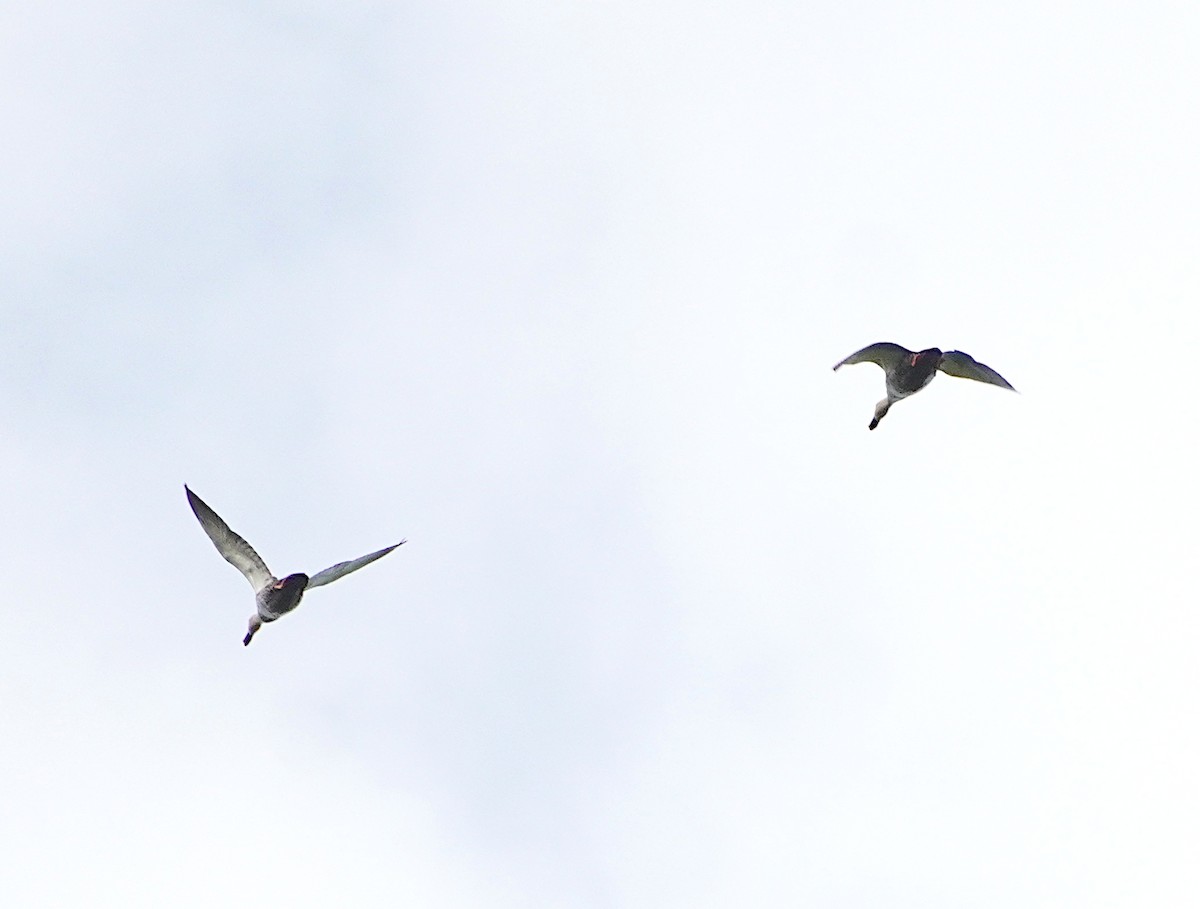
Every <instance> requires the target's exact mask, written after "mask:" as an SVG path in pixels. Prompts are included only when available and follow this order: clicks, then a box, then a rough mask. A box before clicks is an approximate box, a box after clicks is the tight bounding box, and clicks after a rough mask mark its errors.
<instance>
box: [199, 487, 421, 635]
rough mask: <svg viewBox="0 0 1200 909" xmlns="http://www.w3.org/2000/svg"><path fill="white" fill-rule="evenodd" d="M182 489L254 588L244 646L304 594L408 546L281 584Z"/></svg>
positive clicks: (201, 503)
mask: <svg viewBox="0 0 1200 909" xmlns="http://www.w3.org/2000/svg"><path fill="white" fill-rule="evenodd" d="M183 488H184V490H185V491H186V492H187V499H188V504H189V505H191V506H192V511H193V512H195V514H196V518H197V520H199V521H200V526H201V527H203V528H204V532H205V533H207V534H208V538H209V539H210V540H212V541H213V545H214V546H216V547H217V552H219V553H221V555H223V556H224V557H225V561H227V562H229V564H230V565H232V566H233V567H234V568H236V569H237V570H238V571H240V572H241V573H242V574H244V575H245V576H246V580H247V581H249V582H250V586H251V587H253V588H254V599H255V603H256V605H257V607H258V609H257V611H256V612H255V614H254V615H252V616H250V630H249V631H248V632H247V634H246V637H245V639H243V641H242V644H243V645H248V644H249V643H250V639H251V638H252V637H254V634H255V632H257V631H258V629H260V628H262V626H263V623H264V622H274V621H275V620H276V619H277V618H279V617H280V616H281V615H283V614H284V613H287V612H291V611H292V610H293V609H295V608H296V607H297V606H299V605H300V598H301V597H303V596H304V591H306V590H309V589H311V588H313V587H320V586H322V585H323V584H330V583H332V582H333V581H336V580H337V579H338V578H340V577H343V576H344V575H348V574H349V573H350V572H352V571H358V569H360V568H362V567H363V566H364V565H369V564H371V563H372V562H374V561H375V560H376V559H382V558H383V557H384V556H385V555H387V554H388V553H389V552H391V551H392V550H393V549H395V548H396V546H402V545H404V543H406V542H407V540H401V541H400V542H399V543H397V544H396V545H395V546H389V547H387V549H380V550H379V551H378V552H373V553H371V554H370V555H365V556H362V557H361V558H358V559H353V560H352V561H349V562H338V563H337V564H336V565H334V566H332V567H330V568H326V569H325V570H324V571H319V572H317V573H316V574H314V575H313V576H312V577H309V576H308V575H306V574H289V575H288V576H287V577H286V578H283V579H282V580H280V579H279V578H277V577H275V576H274V575H273V574H271V570H270V569H269V568H267V565H266V563H265V562H264V561H263V560H262V558H261V557H260V556H259V554H258V553H257V552H255V551H254V548H253V547H252V546H251V545H250V544H249V543H247V542H246V541H245V540H243V539H242V538H241V537H239V536H238V535H237V534H236V533H234V532H233V531H232V530H230V529H229V525H228V524H226V523H225V522H224V521H222V520H221V518H220V516H219V515H218V514H217V513H216V512H215V511H213V510H212V509H211V508H209V507H208V506H207V505H206V504H204V500H203V499H201V498H200V497H199V496H198V495H196V494H195V493H194V492H192V491H191V490H190V489H188V488H187V486H186V485H184V487H183Z"/></svg>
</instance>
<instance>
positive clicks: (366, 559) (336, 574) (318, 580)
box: [306, 540, 408, 589]
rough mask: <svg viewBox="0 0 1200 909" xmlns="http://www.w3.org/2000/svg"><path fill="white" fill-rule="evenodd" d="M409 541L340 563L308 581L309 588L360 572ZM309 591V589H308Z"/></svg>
mask: <svg viewBox="0 0 1200 909" xmlns="http://www.w3.org/2000/svg"><path fill="white" fill-rule="evenodd" d="M407 542H408V540H401V541H400V542H399V543H397V544H396V545H395V546H389V547H388V548H387V549H381V550H379V551H378V552H373V553H371V554H370V555H365V556H362V557H361V558H357V559H354V560H353V561H350V562H338V563H337V564H336V565H333V566H331V567H329V568H326V569H325V570H324V571H319V572H317V573H316V574H314V575H313V576H312V577H311V578H309V579H308V587H309V588H311V587H320V586H322V585H324V584H332V583H333V582H334V581H336V580H337V579H338V578H340V577H343V576H345V575H348V574H349V573H350V572H352V571H358V569H360V568H362V567H363V566H364V565H370V564H371V563H372V562H374V561H375V560H376V559H382V558H383V557H384V556H385V555H387V554H388V553H389V552H391V551H392V550H393V549H395V548H396V546H403V545H404V544H405V543H407ZM306 589H308V588H306Z"/></svg>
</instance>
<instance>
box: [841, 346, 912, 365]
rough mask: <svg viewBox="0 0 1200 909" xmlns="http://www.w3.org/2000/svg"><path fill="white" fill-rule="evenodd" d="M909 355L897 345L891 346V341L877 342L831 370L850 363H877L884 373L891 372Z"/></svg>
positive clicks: (906, 350) (856, 352)
mask: <svg viewBox="0 0 1200 909" xmlns="http://www.w3.org/2000/svg"><path fill="white" fill-rule="evenodd" d="M911 354H912V351H911V350H908V349H907V348H904V347H901V346H900V345H899V344H893V343H892V342H891V341H879V342H878V343H876V344H868V345H867V346H866V347H864V348H863V349H862V350H859V351H855V352H854V353H852V354H850V356H848V357H846V359H844V360H842V361H841V362H840V363H838V364H837V365H836V366H834V367H833V368H834V369H835V370H837V369H838V368H840V367H842V366H849V365H850V364H852V363H877V364H878V365H879V366H882V367H883V370H884V372H891V370H893V369H894V368H895V367H896V366H897V365H898V364H899V363H900V361H901V360H903V359H904V358H905V357H907V356H910V355H911Z"/></svg>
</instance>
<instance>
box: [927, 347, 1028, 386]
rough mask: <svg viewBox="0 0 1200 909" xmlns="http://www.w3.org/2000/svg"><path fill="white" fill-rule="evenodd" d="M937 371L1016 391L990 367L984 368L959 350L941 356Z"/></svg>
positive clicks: (949, 351)
mask: <svg viewBox="0 0 1200 909" xmlns="http://www.w3.org/2000/svg"><path fill="white" fill-rule="evenodd" d="M938 369H940V370H941V371H942V372H944V373H945V374H946V375H948V376H958V377H959V378H960V379H974V380H975V381H976V382H987V383H988V384H989V385H999V386H1000V387H1001V388H1007V389H1009V390H1010V391H1016V389H1015V388H1013V387H1012V386H1011V385H1009V384H1008V380H1007V379H1006V378H1004V376H1002V375H1000V373H998V372H996V370H994V369H992V367H990V366H984V365H983V364H982V363H980V362H979V361H978V360H976V359H975V358H974V357H972V356H971V355H970V354H965V353H963V352H962V351H961V350H948V351H946V352H945V353H944V354H942V359H941V361H940V362H939V363H938Z"/></svg>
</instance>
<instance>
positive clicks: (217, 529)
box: [183, 485, 275, 593]
mask: <svg viewBox="0 0 1200 909" xmlns="http://www.w3.org/2000/svg"><path fill="white" fill-rule="evenodd" d="M183 488H184V489H185V490H187V499H188V504H189V505H191V506H192V511H193V512H195V514H196V519H197V520H198V521H199V522H200V526H201V527H203V528H204V532H205V533H206V534H208V538H209V539H210V540H212V541H213V545H214V546H216V547H217V552H219V553H221V555H223V556H224V557H225V561H227V562H228V563H229V564H230V565H232V566H233V567H234V568H236V569H237V570H238V571H240V572H241V573H242V574H243V575H245V576H246V580H247V581H249V582H250V586H251V587H253V588H254V591H255V593H257V592H258V591H260V590H262V589H263V588H264V587H266V586H267V584H270V583H273V582H274V581H275V576H274V575H272V574H271V569H269V568H267V565H266V563H265V562H264V561H263V560H262V558H261V557H260V556H259V554H258V553H257V552H255V551H254V547H253V546H251V545H250V544H249V543H247V542H246V541H245V540H243V539H242V538H241V537H239V536H238V535H237V534H236V533H234V532H233V531H232V530H230V529H229V525H228V524H226V523H225V522H224V521H222V520H221V517H220V515H218V514H217V513H216V512H215V511H213V510H212V509H211V508H209V507H208V506H207V505H205V504H204V500H203V499H201V498H200V496H198V495H196V494H195V493H194V492H192V491H191V490H190V489H188V488H187V486H186V485H185V486H184V487H183Z"/></svg>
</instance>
